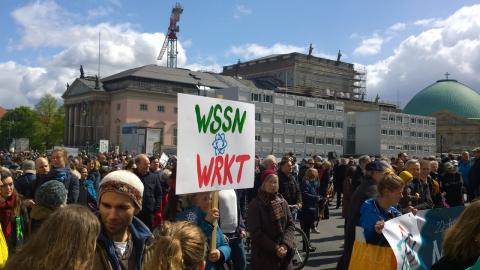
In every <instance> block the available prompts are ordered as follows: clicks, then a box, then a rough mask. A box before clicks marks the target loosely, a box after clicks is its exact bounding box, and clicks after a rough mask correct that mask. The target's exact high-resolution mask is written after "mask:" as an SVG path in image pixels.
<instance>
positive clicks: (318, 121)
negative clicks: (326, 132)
mask: <svg viewBox="0 0 480 270" xmlns="http://www.w3.org/2000/svg"><path fill="white" fill-rule="evenodd" d="M324 126H325V121H324V120H317V127H324Z"/></svg>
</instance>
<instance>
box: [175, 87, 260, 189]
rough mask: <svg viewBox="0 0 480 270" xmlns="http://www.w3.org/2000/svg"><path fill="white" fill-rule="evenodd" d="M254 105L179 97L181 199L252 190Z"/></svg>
mask: <svg viewBox="0 0 480 270" xmlns="http://www.w3.org/2000/svg"><path fill="white" fill-rule="evenodd" d="M254 116H255V106H254V105H253V104H250V103H243V102H237V101H229V100H224V99H216V98H209V97H201V96H194V95H187V94H178V148H177V154H178V159H177V160H178V161H177V182H176V183H177V186H176V193H177V194H185V193H196V192H204V191H213V190H223V189H243V188H251V187H253V180H254V171H255V167H254V157H255V117H254Z"/></svg>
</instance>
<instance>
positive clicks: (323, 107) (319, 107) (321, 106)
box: [317, 104, 325, 110]
mask: <svg viewBox="0 0 480 270" xmlns="http://www.w3.org/2000/svg"><path fill="white" fill-rule="evenodd" d="M317 109H320V110H325V104H317Z"/></svg>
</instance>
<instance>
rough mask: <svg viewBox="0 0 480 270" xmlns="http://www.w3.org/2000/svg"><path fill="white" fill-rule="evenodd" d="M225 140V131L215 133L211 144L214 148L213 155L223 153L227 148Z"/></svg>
mask: <svg viewBox="0 0 480 270" xmlns="http://www.w3.org/2000/svg"><path fill="white" fill-rule="evenodd" d="M227 145H228V144H227V140H226V139H225V133H218V134H217V135H215V139H214V140H213V143H212V146H213V149H214V150H215V155H223V154H224V153H225V149H226V148H227Z"/></svg>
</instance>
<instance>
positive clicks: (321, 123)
mask: <svg viewBox="0 0 480 270" xmlns="http://www.w3.org/2000/svg"><path fill="white" fill-rule="evenodd" d="M262 120H263V116H262V114H261V113H255V121H259V122H261V121H262ZM275 123H278V122H277V121H275ZM285 124H289V125H302V126H313V127H327V128H343V122H342V121H329V120H319V119H317V120H315V119H306V120H305V119H294V118H285Z"/></svg>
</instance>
